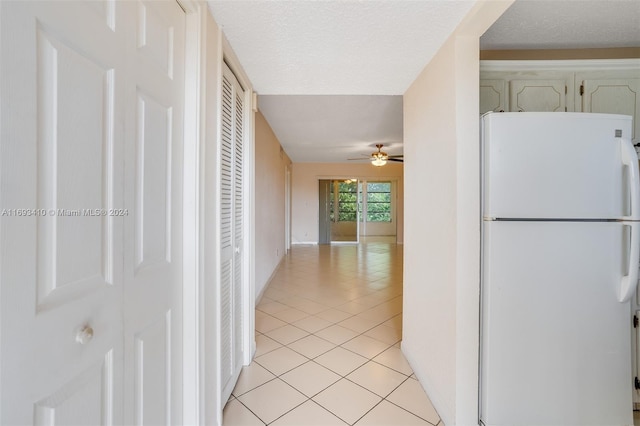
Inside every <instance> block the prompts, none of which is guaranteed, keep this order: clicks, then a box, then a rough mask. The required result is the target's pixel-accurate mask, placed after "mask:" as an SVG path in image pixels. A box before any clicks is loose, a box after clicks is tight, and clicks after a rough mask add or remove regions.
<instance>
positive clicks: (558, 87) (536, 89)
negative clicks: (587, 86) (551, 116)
mask: <svg viewBox="0 0 640 426" xmlns="http://www.w3.org/2000/svg"><path fill="white" fill-rule="evenodd" d="M566 87H567V86H566V82H565V81H564V80H512V81H511V82H509V110H510V111H513V112H533V111H536V112H547V111H549V112H550V111H553V112H559V111H562V112H564V111H566V108H565V107H566V105H567V104H566V99H567V94H566V91H567V88H566Z"/></svg>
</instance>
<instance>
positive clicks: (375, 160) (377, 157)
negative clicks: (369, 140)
mask: <svg viewBox="0 0 640 426" xmlns="http://www.w3.org/2000/svg"><path fill="white" fill-rule="evenodd" d="M376 148H378V152H374V153H373V154H371V164H373V165H374V166H377V167H380V166H384V165H385V164H387V160H388V159H389V156H388V155H387V153H386V152H383V151H381V149H382V145H381V144H378V145H376Z"/></svg>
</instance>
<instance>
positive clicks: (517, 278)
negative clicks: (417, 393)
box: [481, 222, 633, 426]
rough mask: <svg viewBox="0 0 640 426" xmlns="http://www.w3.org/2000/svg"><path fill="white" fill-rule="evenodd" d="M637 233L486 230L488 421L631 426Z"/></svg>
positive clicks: (621, 227)
mask: <svg viewBox="0 0 640 426" xmlns="http://www.w3.org/2000/svg"><path fill="white" fill-rule="evenodd" d="M629 232H630V227H629V225H625V224H624V223H616V222H485V224H484V230H483V246H484V252H483V257H484V260H483V277H482V330H481V359H482V361H481V395H482V398H481V411H482V414H481V418H482V420H483V421H484V424H485V425H487V426H490V425H512V426H518V425H520V426H525V425H548V426H552V425H558V426H559V425H584V426H587V425H593V426H601V425H630V424H633V420H632V418H631V417H632V410H633V407H632V402H631V399H632V398H631V396H632V380H631V312H630V309H629V302H625V303H619V302H618V295H619V292H620V286H621V282H622V279H623V276H624V275H625V274H626V273H627V271H626V266H625V265H628V264H629V256H630V248H629V239H628V238H629V237H628V235H629Z"/></svg>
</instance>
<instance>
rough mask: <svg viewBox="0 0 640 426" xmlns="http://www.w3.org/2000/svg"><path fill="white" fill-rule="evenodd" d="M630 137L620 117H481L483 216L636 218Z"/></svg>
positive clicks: (627, 120) (635, 178)
mask: <svg viewBox="0 0 640 426" xmlns="http://www.w3.org/2000/svg"><path fill="white" fill-rule="evenodd" d="M630 138H631V117H628V116H622V115H610V114H587V113H502V114H487V115H484V116H483V118H482V139H483V148H482V152H483V166H482V168H483V214H484V216H485V217H492V218H534V219H536V218H548V219H563V218H564V219H620V218H627V219H639V218H640V211H637V210H638V197H637V195H638V188H637V186H638V185H637V183H638V176H637V170H638V167H637V166H638V163H637V155H636V154H635V150H634V149H633V146H632V145H631V142H630ZM632 185H633V188H632ZM632 194H633V197H632ZM632 204H634V207H635V208H634V209H632ZM632 210H634V211H632Z"/></svg>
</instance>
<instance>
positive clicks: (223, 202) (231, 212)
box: [219, 64, 244, 405]
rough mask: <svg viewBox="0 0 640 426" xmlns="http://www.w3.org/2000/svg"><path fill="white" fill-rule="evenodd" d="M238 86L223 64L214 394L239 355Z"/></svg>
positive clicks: (234, 374) (230, 384)
mask: <svg viewBox="0 0 640 426" xmlns="http://www.w3.org/2000/svg"><path fill="white" fill-rule="evenodd" d="M243 129H244V90H243V89H242V87H241V86H240V83H238V80H237V79H236V77H235V76H234V75H233V72H231V70H230V69H229V67H227V65H226V64H223V78H222V131H221V146H220V192H219V194H220V229H219V233H220V299H219V300H220V352H221V353H220V391H221V392H220V395H221V398H222V405H224V404H225V403H226V401H227V399H228V398H229V396H230V395H231V391H232V390H233V388H234V386H235V384H236V381H237V379H238V376H239V375H240V369H241V368H242V360H243V342H242V328H243V324H242V266H243V265H242V241H243V231H242V230H243V220H242V218H243V208H242V206H243V190H244V186H243V168H244V166H243V164H244V160H243V143H242V142H243V135H244V132H243Z"/></svg>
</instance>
